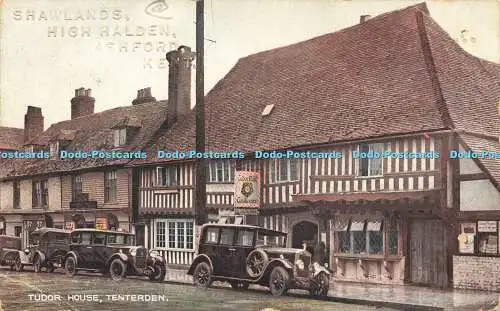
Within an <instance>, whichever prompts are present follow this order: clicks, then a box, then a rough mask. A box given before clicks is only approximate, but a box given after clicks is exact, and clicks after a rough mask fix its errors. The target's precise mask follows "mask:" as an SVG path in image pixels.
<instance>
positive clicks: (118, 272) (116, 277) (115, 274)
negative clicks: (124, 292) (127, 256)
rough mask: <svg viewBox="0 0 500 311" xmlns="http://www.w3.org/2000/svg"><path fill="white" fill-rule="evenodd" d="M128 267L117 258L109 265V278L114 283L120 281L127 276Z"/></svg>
mask: <svg viewBox="0 0 500 311" xmlns="http://www.w3.org/2000/svg"><path fill="white" fill-rule="evenodd" d="M126 271H127V267H126V266H125V264H124V263H123V260H121V259H120V258H115V259H114V260H113V261H112V262H111V264H110V265H109V276H110V277H111V279H112V280H113V281H120V280H121V279H123V277H124V276H125V272H126Z"/></svg>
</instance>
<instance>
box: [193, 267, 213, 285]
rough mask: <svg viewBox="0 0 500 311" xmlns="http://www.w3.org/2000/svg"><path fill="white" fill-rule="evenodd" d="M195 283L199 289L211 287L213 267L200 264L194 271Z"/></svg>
mask: <svg viewBox="0 0 500 311" xmlns="http://www.w3.org/2000/svg"><path fill="white" fill-rule="evenodd" d="M193 282H194V285H196V286H197V287H204V288H207V287H210V285H212V267H211V266H210V265H209V264H208V263H206V262H200V263H199V264H198V265H197V266H196V268H195V269H194V273H193Z"/></svg>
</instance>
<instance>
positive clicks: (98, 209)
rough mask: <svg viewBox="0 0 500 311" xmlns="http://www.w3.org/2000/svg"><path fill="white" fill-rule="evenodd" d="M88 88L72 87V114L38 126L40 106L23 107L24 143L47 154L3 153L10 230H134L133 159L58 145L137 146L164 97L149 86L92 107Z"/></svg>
mask: <svg viewBox="0 0 500 311" xmlns="http://www.w3.org/2000/svg"><path fill="white" fill-rule="evenodd" d="M90 92H91V91H90V89H87V90H86V89H84V88H80V89H76V90H75V97H74V98H72V100H71V119H70V120H66V121H62V122H59V123H55V124H53V125H51V126H50V127H49V128H48V129H47V130H45V131H44V130H43V116H42V114H41V110H40V108H36V107H28V112H27V114H26V116H25V144H24V149H25V151H30V152H46V153H48V154H50V158H48V159H11V160H5V161H4V163H3V164H4V170H3V174H2V179H1V182H0V213H1V214H2V217H3V219H5V227H6V233H7V234H16V235H22V236H23V238H24V243H25V244H26V243H28V242H29V236H30V233H31V232H32V231H33V230H34V229H36V228H39V227H41V226H48V227H56V228H67V229H73V228H82V227H92V228H94V227H99V228H106V229H111V230H122V231H132V230H133V229H134V228H133V226H132V225H131V223H132V219H131V217H132V215H131V213H130V210H131V209H130V206H129V189H130V180H131V178H130V176H129V171H128V169H126V168H125V167H124V164H126V163H127V162H128V161H130V159H118V158H114V159H113V158H108V159H102V158H87V159H82V158H77V157H74V158H66V159H62V158H59V157H58V154H61V152H64V151H65V152H75V153H78V152H82V151H84V152H92V151H93V150H105V151H115V152H130V153H136V154H137V153H138V152H140V151H141V150H142V149H143V148H144V145H145V144H146V143H147V142H148V141H149V140H150V139H151V137H153V135H154V134H155V133H156V131H157V130H158V129H159V128H160V127H161V126H162V125H163V123H164V120H165V119H166V111H167V105H166V103H165V102H163V101H156V99H155V98H154V97H152V96H151V90H150V89H149V88H146V89H142V90H139V91H138V94H137V98H136V99H135V100H134V101H133V102H132V105H129V106H124V107H118V108H114V109H109V110H105V111H102V112H98V113H94V104H95V99H94V98H93V97H91V93H90Z"/></svg>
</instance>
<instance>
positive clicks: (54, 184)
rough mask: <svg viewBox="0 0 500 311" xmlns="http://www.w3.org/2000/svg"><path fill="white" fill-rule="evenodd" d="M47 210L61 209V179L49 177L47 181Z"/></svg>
mask: <svg viewBox="0 0 500 311" xmlns="http://www.w3.org/2000/svg"><path fill="white" fill-rule="evenodd" d="M48 187H49V210H60V209H61V178H60V177H51V178H49V180H48Z"/></svg>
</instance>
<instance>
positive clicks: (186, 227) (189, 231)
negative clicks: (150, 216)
mask: <svg viewBox="0 0 500 311" xmlns="http://www.w3.org/2000/svg"><path fill="white" fill-rule="evenodd" d="M172 223H173V224H174V225H173V228H172V227H171V224H172ZM179 223H182V224H183V225H182V228H181V227H180V226H179ZM159 224H162V225H161V226H163V227H164V234H163V236H162V235H161V234H160V233H159V232H158V227H159ZM170 229H173V230H174V232H173V233H174V234H173V236H174V238H173V241H172V240H171V238H170V235H171V234H170V233H171V232H170ZM180 229H181V230H180ZM194 229H195V226H194V220H192V219H155V221H154V241H153V245H154V249H160V250H173V251H194V250H195V240H194V239H195V230H194ZM180 233H181V234H180ZM181 236H182V243H180V240H179V238H180V237H181ZM159 237H161V238H160V239H158V238H159ZM159 240H161V241H164V245H165V246H158V241H159ZM172 242H173V245H174V246H173V247H171V246H170V245H171V243H172ZM180 244H182V246H183V247H182V248H180V247H179V245H180ZM189 245H190V246H191V247H188V246H189Z"/></svg>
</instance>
